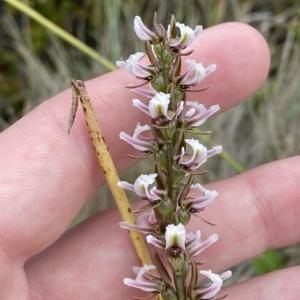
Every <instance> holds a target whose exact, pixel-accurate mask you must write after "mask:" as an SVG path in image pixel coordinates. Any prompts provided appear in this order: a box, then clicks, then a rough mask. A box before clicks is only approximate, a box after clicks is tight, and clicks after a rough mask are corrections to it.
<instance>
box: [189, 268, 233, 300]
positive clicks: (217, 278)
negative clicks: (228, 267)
mask: <svg viewBox="0 0 300 300" xmlns="http://www.w3.org/2000/svg"><path fill="white" fill-rule="evenodd" d="M199 273H200V274H202V275H204V276H206V277H208V278H209V279H210V280H211V281H212V283H210V284H208V285H207V286H206V287H204V288H197V289H195V290H194V291H193V294H194V297H195V298H197V299H211V298H213V297H214V296H215V295H216V294H217V293H218V292H219V291H220V289H221V287H222V285H223V281H224V280H226V279H227V278H229V277H230V276H231V275H232V273H231V271H226V272H224V273H223V274H221V275H217V274H214V273H212V272H211V270H209V271H200V272H199Z"/></svg>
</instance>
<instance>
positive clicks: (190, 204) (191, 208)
mask: <svg viewBox="0 0 300 300" xmlns="http://www.w3.org/2000/svg"><path fill="white" fill-rule="evenodd" d="M193 190H198V191H200V192H201V193H202V196H199V197H196V198H193V197H189V195H188V196H187V198H186V199H183V200H182V202H181V203H180V206H181V207H182V209H183V210H185V211H188V212H190V213H197V212H199V211H203V210H204V208H205V207H206V206H207V205H208V204H210V203H211V202H212V201H213V200H214V199H215V198H216V197H217V196H218V193H217V192H216V191H214V190H213V191H209V190H207V189H205V188H204V187H203V186H202V185H201V184H200V183H196V184H192V185H191V186H190V192H192V191H193Z"/></svg>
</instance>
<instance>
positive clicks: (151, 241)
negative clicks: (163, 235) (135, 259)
mask: <svg viewBox="0 0 300 300" xmlns="http://www.w3.org/2000/svg"><path fill="white" fill-rule="evenodd" d="M146 241H147V243H148V244H152V245H154V246H155V247H157V248H160V249H165V245H166V244H165V243H164V242H163V241H162V240H160V239H158V238H157V237H156V236H154V235H152V234H149V235H147V236H146Z"/></svg>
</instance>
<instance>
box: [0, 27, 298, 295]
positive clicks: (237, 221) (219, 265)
mask: <svg viewBox="0 0 300 300" xmlns="http://www.w3.org/2000/svg"><path fill="white" fill-rule="evenodd" d="M192 47H193V49H195V51H194V52H193V54H192V57H193V58H195V59H196V60H197V61H199V62H202V63H203V64H204V65H205V66H207V65H208V64H210V63H216V64H217V71H216V72H215V73H214V74H213V76H209V77H208V78H207V79H205V85H206V84H208V85H209V86H210V87H209V89H208V90H206V91H205V92H202V93H201V94H193V95H191V98H193V99H200V101H201V102H202V103H204V104H205V105H206V106H208V107H209V106H211V105H213V104H216V103H218V104H220V106H221V110H222V111H224V110H226V109H229V108H230V107H232V106H234V105H237V104H238V103H240V102H242V101H243V100H245V99H246V98H247V97H249V96H250V95H251V94H252V93H253V92H255V91H256V90H257V89H258V88H259V87H260V86H261V84H262V83H263V81H264V79H265V77H266V75H267V72H268V68H269V52H268V48H267V45H266V43H265V41H264V40H263V38H262V37H261V36H260V35H259V34H258V33H257V32H256V31H255V30H254V29H252V28H251V27H249V26H247V25H244V24H237V23H226V24H222V25H219V26H215V27H212V28H210V29H207V30H205V31H204V32H202V33H201V34H200V35H199V37H198V38H197V40H196V41H195V42H194V44H193V45H192ZM132 80H134V79H132V78H130V77H129V76H128V75H127V74H125V71H124V70H118V71H115V72H112V73H109V74H107V75H105V76H102V77H100V78H96V79H94V80H91V81H89V82H87V83H86V84H85V85H86V88H87V91H88V93H89V96H90V98H91V99H92V101H93V105H94V108H95V110H96V113H97V116H98V120H99V123H100V127H101V129H102V131H103V135H104V136H105V138H106V142H107V144H108V147H109V149H110V152H111V154H112V156H113V159H114V161H115V164H116V165H117V167H118V170H119V171H121V170H123V169H125V168H127V167H128V166H129V165H130V164H131V163H132V160H130V159H129V158H127V157H126V156H125V155H124V153H130V152H131V150H132V149H131V148H130V146H129V145H128V144H127V143H125V142H123V141H120V140H119V137H118V136H119V132H120V131H121V130H122V131H125V132H132V131H133V129H134V127H135V125H136V123H137V122H138V121H140V122H141V123H142V124H144V123H145V122H146V119H145V116H144V115H143V114H142V113H141V112H139V111H138V110H137V109H135V108H132V105H131V99H132V98H134V97H135V94H134V93H132V92H131V91H129V90H127V89H125V88H124V86H126V85H128V83H130V82H131V81H132ZM70 105H71V92H70V90H67V91H65V92H63V93H61V94H59V95H57V96H55V97H53V98H52V99H50V100H48V101H46V102H44V103H43V104H41V105H40V106H39V107H37V108H36V109H35V110H33V111H32V112H30V113H29V114H28V115H26V116H25V117H23V118H22V119H21V120H20V121H18V122H17V123H16V124H14V125H13V126H11V127H10V128H8V129H7V130H6V131H5V132H3V133H1V135H0V160H1V163H0V165H1V174H0V202H1V211H0V228H1V229H0V237H1V239H0V240H1V254H0V266H1V268H0V270H1V272H0V274H1V275H0V282H1V287H2V288H1V291H0V299H5V300H11V299H13V300H15V299H20V300H21V299H33V300H35V299H43V300H47V299H63V300H67V299H72V300H73V299H103V298H104V299H131V298H132V296H133V295H138V294H139V291H137V290H133V289H130V288H129V287H127V286H125V285H124V284H123V278H124V277H131V276H132V271H131V268H132V266H135V265H137V266H139V265H140V263H139V261H138V259H137V257H136V255H135V252H134V250H133V246H132V245H131V241H130V239H129V236H128V235H127V234H126V232H125V231H124V230H122V229H120V228H119V226H118V222H120V221H121V219H120V216H119V213H118V212H117V211H115V210H109V211H105V212H101V213H99V214H97V215H95V216H93V217H91V218H89V219H88V220H86V221H84V222H82V223H81V224H79V225H78V226H76V227H75V228H73V229H71V230H69V231H67V232H65V230H66V228H67V226H68V225H69V224H70V222H71V220H72V219H73V218H74V216H75V215H76V214H77V213H78V211H79V210H80V209H81V207H82V206H83V205H84V204H85V202H86V201H87V200H88V199H89V198H90V197H91V196H92V195H93V194H94V193H95V191H96V190H97V188H98V187H99V186H100V185H101V184H103V183H104V181H105V179H104V177H103V174H102V173H101V169H100V167H99V165H98V162H97V158H96V155H95V153H94V150H93V147H92V145H91V143H90V138H89V135H88V131H87V128H86V125H85V122H84V119H83V115H82V113H81V110H79V112H78V115H77V120H76V122H75V124H74V126H73V128H72V132H71V134H70V135H69V136H68V135H67V133H66V129H67V123H68V117H69V110H70ZM298 160H299V158H297V157H295V158H289V159H285V160H281V161H278V162H274V163H271V164H268V165H265V166H262V167H259V168H256V169H254V170H251V171H248V172H246V173H244V174H242V175H239V176H235V177H233V178H230V179H226V180H222V181H219V182H216V183H212V184H210V185H209V189H215V190H217V191H218V193H219V196H218V198H217V200H216V201H215V202H214V203H213V204H211V205H210V206H209V207H207V208H206V210H205V212H204V214H203V215H204V217H205V218H206V219H208V220H214V221H216V220H217V223H218V224H219V226H218V227H213V228H211V227H209V226H206V225H205V224H204V223H203V222H201V221H199V220H198V219H195V220H194V221H193V222H192V227H191V230H193V231H194V230H195V229H196V228H201V230H202V232H203V233H204V234H205V235H207V236H208V235H210V234H211V233H217V234H219V236H220V239H219V241H218V242H217V243H215V244H214V245H213V246H211V247H210V249H209V250H207V251H206V252H204V253H203V254H202V256H201V257H199V260H204V259H205V260H206V261H207V262H206V264H205V269H213V270H214V272H216V273H217V272H220V271H222V270H224V269H228V268H230V267H231V266H232V265H235V264H238V263H240V262H242V261H244V260H246V259H248V258H250V257H253V256H255V255H257V254H258V253H261V252H263V251H264V250H266V249H267V248H273V247H282V246H285V245H288V244H292V243H295V242H297V241H299V239H300V233H299V232H297V231H296V230H294V228H297V227H299V225H300V218H299V217H298V215H299V213H300V203H299V201H297V200H298V197H299V191H298V190H299V189H298V184H297V178H298V177H299V175H300V169H299V168H298V169H297V165H299V162H298ZM283 178H284V181H283ZM287 191H288V193H287ZM64 232H65V233H64ZM299 271H300V269H299V267H294V268H290V269H286V270H281V271H278V272H274V273H271V274H268V275H265V276H262V277H259V278H255V279H252V280H249V281H247V282H244V283H241V284H239V285H235V286H232V287H228V288H226V289H223V290H222V294H225V293H226V292H229V293H230V295H229V297H228V299H243V300H247V299H249V300H250V299H298V295H299V292H300V288H299V285H298V283H297V280H296V278H297V276H296V275H297V273H299ZM294 278H295V279H294ZM293 280H294V282H293Z"/></svg>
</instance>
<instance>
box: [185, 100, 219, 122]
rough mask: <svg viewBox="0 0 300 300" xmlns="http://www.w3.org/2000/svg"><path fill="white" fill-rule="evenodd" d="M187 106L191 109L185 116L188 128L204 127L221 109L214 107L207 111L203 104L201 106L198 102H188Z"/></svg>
mask: <svg viewBox="0 0 300 300" xmlns="http://www.w3.org/2000/svg"><path fill="white" fill-rule="evenodd" d="M186 106H190V107H191V108H190V109H189V110H188V111H187V112H186V114H185V116H184V121H185V124H186V126H187V127H198V126H200V125H202V124H203V123H204V122H205V121H206V120H207V118H208V117H210V116H211V115H213V114H214V113H215V112H217V111H218V110H219V109H220V106H219V105H213V106H211V107H210V108H209V109H206V108H205V106H204V105H203V104H199V103H198V102H196V101H187V102H186Z"/></svg>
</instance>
